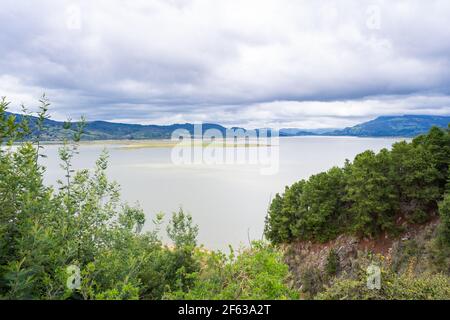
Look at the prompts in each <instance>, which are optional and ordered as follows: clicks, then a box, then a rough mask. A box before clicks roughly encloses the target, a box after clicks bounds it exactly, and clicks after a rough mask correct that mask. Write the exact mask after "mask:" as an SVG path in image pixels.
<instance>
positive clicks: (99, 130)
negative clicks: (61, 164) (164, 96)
mask: <svg viewBox="0 0 450 320" xmlns="http://www.w3.org/2000/svg"><path fill="white" fill-rule="evenodd" d="M14 115H15V116H16V119H17V120H20V119H21V117H23V116H22V115H20V114H14ZM75 124H76V123H75ZM449 124H450V116H432V115H402V116H380V117H378V118H376V119H374V120H371V121H368V122H364V123H361V124H358V125H355V126H353V127H348V128H344V129H328V130H327V129H308V130H305V129H296V128H284V129H280V130H279V134H280V136H283V137H293V136H354V137H414V136H417V135H420V134H422V133H426V132H427V131H428V130H429V129H430V128H431V127H432V126H438V127H441V128H447V127H448V125H449ZM30 127H31V129H32V131H36V118H35V117H30ZM45 127H46V130H45V131H46V132H45V133H44V134H43V135H42V139H43V140H48V141H57V140H62V139H63V138H64V137H65V136H67V131H66V130H65V129H64V122H61V121H55V120H50V119H48V120H45ZM176 129H184V130H187V131H188V132H189V133H190V134H194V124H192V123H184V124H172V125H141V124H126V123H114V122H107V121H91V122H87V123H86V127H85V130H84V134H83V140H120V139H128V140H134V139H168V138H170V137H171V134H172V132H173V131H174V130H176ZM208 129H216V130H218V131H219V132H221V133H222V134H223V135H225V133H226V131H227V128H226V127H224V126H222V125H219V124H214V123H204V124H203V125H202V130H203V132H204V131H206V130H208ZM231 129H242V130H244V131H245V129H243V128H236V127H234V128H231ZM257 132H259V130H257Z"/></svg>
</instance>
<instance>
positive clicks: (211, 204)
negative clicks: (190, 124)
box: [43, 137, 404, 249]
mask: <svg viewBox="0 0 450 320" xmlns="http://www.w3.org/2000/svg"><path fill="white" fill-rule="evenodd" d="M400 140H404V139H401V138H398V139H393V138H353V137H292V138H291V137H285V138H280V143H279V147H278V146H262V147H255V148H256V149H261V148H263V149H273V148H278V149H277V154H279V162H278V163H277V172H276V173H274V174H270V175H267V174H266V175H264V174H262V173H261V165H255V164H249V163H243V164H242V163H240V164H239V163H231V164H230V163H228V164H221V163H219V164H214V163H213V164H205V163H193V164H192V163H185V164H177V163H174V162H173V161H172V159H173V157H172V154H173V149H172V148H171V147H169V146H165V145H163V144H162V145H160V146H158V145H152V146H151V147H130V145H129V143H125V142H95V143H86V144H82V145H81V147H80V154H79V155H78V156H77V157H76V159H75V161H74V165H75V169H82V168H92V167H93V166H94V163H95V160H96V159H97V157H98V156H99V154H100V153H101V151H102V150H103V149H104V148H106V149H107V150H108V152H109V155H110V166H109V169H108V175H109V177H110V178H111V179H112V180H116V181H117V182H118V183H119V184H120V185H121V190H122V199H124V200H125V201H127V202H129V203H135V202H139V204H140V205H141V207H142V208H143V209H144V211H145V213H146V217H147V222H146V225H145V227H144V229H149V228H152V223H151V221H152V219H153V218H154V217H155V215H156V213H158V212H164V213H166V220H167V219H168V218H169V217H170V215H171V213H172V212H173V211H177V210H178V208H180V207H182V208H183V209H184V210H185V211H186V212H189V213H190V214H191V215H192V216H193V219H194V222H195V223H196V224H198V225H199V228H200V232H199V237H198V240H199V243H201V244H204V245H205V247H207V248H211V249H226V248H227V245H228V244H231V245H233V246H235V247H237V246H240V245H244V246H246V245H248V243H249V239H252V240H254V239H261V237H262V234H263V229H264V218H265V215H266V212H267V208H268V205H269V203H270V201H271V199H272V198H273V197H274V195H275V194H276V193H277V192H282V191H283V190H284V187H285V186H286V185H290V184H292V183H293V182H295V181H298V180H300V179H304V178H308V177H309V176H310V175H312V174H315V173H319V172H321V171H325V170H328V169H329V168H331V167H332V166H342V165H343V164H344V161H345V159H350V160H352V159H353V158H354V156H355V155H356V154H358V153H360V152H362V151H364V150H367V149H371V150H374V151H378V150H380V149H382V148H389V147H390V146H391V145H392V143H394V142H396V141H400ZM195 148H199V149H200V150H201V149H202V146H197V147H195ZM195 148H194V149H195ZM57 149H58V146H57V145H46V146H45V154H47V155H48V158H46V159H43V161H44V165H46V167H47V174H46V181H47V182H48V183H51V184H54V183H55V181H56V180H57V179H61V178H62V177H63V176H64V173H63V171H62V169H60V167H59V162H58V159H57ZM224 149H227V148H224ZM249 149H251V148H249ZM164 239H166V238H164Z"/></svg>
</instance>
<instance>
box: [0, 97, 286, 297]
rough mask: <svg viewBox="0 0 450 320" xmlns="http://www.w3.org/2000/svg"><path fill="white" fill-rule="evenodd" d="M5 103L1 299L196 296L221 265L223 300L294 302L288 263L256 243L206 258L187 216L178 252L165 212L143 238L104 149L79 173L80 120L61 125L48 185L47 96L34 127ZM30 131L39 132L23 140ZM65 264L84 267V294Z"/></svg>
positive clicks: (180, 218) (175, 228) (0, 159)
mask: <svg viewBox="0 0 450 320" xmlns="http://www.w3.org/2000/svg"><path fill="white" fill-rule="evenodd" d="M7 106H8V103H7V102H6V100H5V99H2V100H0V143H2V148H0V208H1V209H0V250H1V251H0V299H108V300H111V299H112V300H117V299H162V298H163V297H166V296H167V297H170V296H173V295H177V296H179V297H189V296H190V295H192V296H193V297H194V296H196V294H197V293H196V292H197V291H196V290H197V289H198V288H200V286H201V285H202V283H200V282H199V281H200V280H199V279H200V277H204V276H206V275H207V274H210V275H211V278H208V279H206V280H205V281H204V283H205V284H207V283H215V281H218V280H217V279H218V277H220V276H222V275H224V273H223V272H224V270H223V269H222V267H224V268H225V269H226V270H228V271H226V274H227V275H226V277H225V278H220V279H222V280H223V281H224V282H223V283H222V286H223V287H226V288H227V289H224V290H223V292H222V291H220V290H219V291H218V292H217V294H218V297H220V296H223V297H224V298H225V297H231V296H236V297H241V298H245V297H254V298H256V297H273V298H291V297H295V295H294V293H293V292H292V291H290V290H289V289H288V288H287V287H286V285H285V280H286V278H287V272H288V271H287V266H286V265H284V264H283V263H282V262H281V258H280V255H279V253H278V252H276V251H275V250H274V249H269V248H266V247H263V246H262V245H261V246H259V245H255V249H252V251H251V252H244V253H243V254H242V256H238V257H234V258H233V261H231V260H226V259H224V258H219V257H221V254H220V253H215V252H211V253H204V252H203V253H201V254H200V252H202V251H201V250H200V249H198V248H196V238H197V234H198V227H197V226H196V225H194V223H193V221H192V217H191V216H190V215H188V214H186V213H184V212H183V210H180V211H179V212H177V213H174V214H173V216H172V219H171V220H170V221H169V225H168V227H167V233H168V235H169V237H170V238H171V240H172V241H173V244H174V246H173V247H167V246H165V245H163V244H162V241H161V239H160V237H159V231H160V226H161V224H162V219H163V217H162V214H158V215H157V217H156V219H155V221H153V222H154V225H155V226H154V228H153V230H151V231H147V232H142V229H143V225H144V223H145V216H144V213H143V211H142V210H141V209H140V208H139V206H137V205H136V206H130V205H129V204H127V203H123V202H122V201H121V200H120V193H119V186H118V185H117V183H115V182H111V181H109V180H108V177H107V175H106V170H107V167H108V155H107V153H106V152H103V153H102V154H101V155H100V157H99V159H98V160H97V162H96V164H95V167H94V168H93V169H92V170H87V169H85V170H80V171H75V170H74V169H73V165H72V162H73V159H74V157H75V156H76V155H77V154H78V152H79V145H78V143H79V141H80V139H81V137H82V134H83V132H84V127H85V121H84V119H82V120H81V121H79V122H78V123H77V125H76V126H75V128H74V127H73V126H72V124H71V123H70V121H69V122H67V123H66V124H65V126H64V127H65V130H66V137H65V139H64V144H63V146H62V147H61V148H60V150H59V157H60V160H61V169H62V172H63V176H64V178H63V179H61V180H60V181H58V184H57V188H54V187H48V186H45V185H44V183H43V176H44V173H45V168H44V167H43V166H42V165H40V161H39V160H40V158H42V157H44V156H45V152H44V151H45V150H44V149H43V146H42V144H41V142H40V139H41V138H42V137H43V136H45V135H47V134H48V132H47V125H48V124H49V121H51V120H49V116H48V114H47V111H48V108H49V102H48V100H47V99H46V98H45V96H43V97H42V99H41V106H40V109H39V113H38V117H37V121H36V122H35V123H34V124H33V128H32V129H30V127H29V122H28V121H27V118H26V117H21V118H20V119H16V118H15V117H14V116H12V115H11V114H8V113H7V111H6V110H7ZM30 132H32V133H33V134H35V135H34V136H33V137H32V138H31V139H27V140H26V142H24V139H23V138H24V137H25V136H26V135H28V134H29V133H30ZM18 139H19V140H21V141H22V142H20V143H18V144H16V145H14V146H13V143H14V142H16V141H17V140H18ZM68 267H71V268H72V269H71V270H74V269H78V270H79V276H80V278H79V279H80V283H79V287H78V288H74V289H72V288H71V287H70V286H68V285H67V283H68V281H69V280H70V283H72V279H71V277H72V276H73V274H71V273H68ZM205 270H207V271H206V273H205ZM202 280H203V279H202ZM212 292H213V291H212ZM212 292H207V293H205V295H204V297H211V296H210V295H211V294H212ZM222 294H223V295H222Z"/></svg>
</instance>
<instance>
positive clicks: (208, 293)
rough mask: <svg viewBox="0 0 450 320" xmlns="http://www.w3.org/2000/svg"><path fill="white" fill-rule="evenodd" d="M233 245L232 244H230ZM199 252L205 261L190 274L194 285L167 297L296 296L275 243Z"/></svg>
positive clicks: (250, 297) (233, 297) (265, 297)
mask: <svg viewBox="0 0 450 320" xmlns="http://www.w3.org/2000/svg"><path fill="white" fill-rule="evenodd" d="M230 249H231V248H230ZM197 254H199V256H200V260H202V261H203V266H202V268H201V270H200V271H199V272H196V273H193V274H191V277H192V279H193V286H192V287H191V288H190V289H189V290H187V291H183V290H178V291H173V292H171V293H168V294H166V298H168V299H189V300H191V299H194V300H198V299H200V300H204V299H226V300H228V299H232V300H233V299H245V300H249V299H250V300H253V299H256V300H259V299H295V298H298V293H297V292H296V291H295V290H292V289H290V288H289V287H288V286H287V285H286V283H287V280H288V267H287V266H286V265H285V264H284V263H283V262H282V256H281V254H280V253H279V252H278V251H276V250H275V249H274V248H273V247H272V246H269V245H267V244H264V243H261V242H253V244H252V248H250V249H245V250H242V251H241V252H240V253H239V254H238V255H235V254H234V252H233V250H232V249H231V253H230V254H229V255H225V254H223V253H221V252H202V251H199V252H198V253H197Z"/></svg>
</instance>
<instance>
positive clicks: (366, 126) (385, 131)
mask: <svg viewBox="0 0 450 320" xmlns="http://www.w3.org/2000/svg"><path fill="white" fill-rule="evenodd" d="M449 122H450V116H428V115H404V116H381V117H378V118H376V119H374V120H371V121H367V122H364V123H361V124H358V125H356V126H353V127H350V128H345V129H342V130H334V131H331V132H328V133H326V134H327V135H333V136H355V137H416V136H418V135H420V134H424V133H427V132H428V131H429V130H430V128H432V127H434V126H435V127H439V128H443V129H445V128H446V127H447V125H448V123H449Z"/></svg>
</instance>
